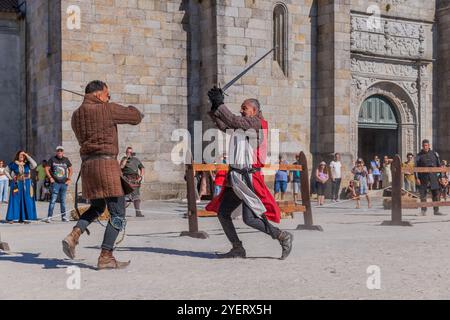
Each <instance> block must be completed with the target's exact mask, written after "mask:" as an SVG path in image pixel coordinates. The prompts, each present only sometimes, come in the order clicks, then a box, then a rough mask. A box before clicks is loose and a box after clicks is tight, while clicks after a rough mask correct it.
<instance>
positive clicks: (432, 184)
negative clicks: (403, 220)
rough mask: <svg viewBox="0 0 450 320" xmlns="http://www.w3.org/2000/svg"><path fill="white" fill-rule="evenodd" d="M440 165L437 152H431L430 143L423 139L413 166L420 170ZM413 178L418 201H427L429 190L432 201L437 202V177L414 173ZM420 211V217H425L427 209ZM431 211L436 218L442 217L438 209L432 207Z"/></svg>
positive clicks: (438, 188)
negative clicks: (418, 193) (418, 196)
mask: <svg viewBox="0 0 450 320" xmlns="http://www.w3.org/2000/svg"><path fill="white" fill-rule="evenodd" d="M440 165H441V162H440V160H439V155H438V154H437V152H434V151H433V150H431V148H430V141H429V140H427V139H424V140H423V141H422V150H421V151H420V152H419V153H418V154H417V156H416V163H415V166H416V167H417V168H422V167H439V166H440ZM415 177H416V185H417V186H418V188H419V192H420V201H421V202H426V201H427V193H428V188H430V189H431V195H432V198H433V201H439V193H440V186H439V179H438V175H437V174H436V173H428V172H421V173H418V172H416V173H415ZM420 211H421V214H422V215H426V212H427V208H426V207H421V208H420ZM433 211H434V214H435V215H437V216H440V215H444V214H443V213H441V212H439V207H434V208H433Z"/></svg>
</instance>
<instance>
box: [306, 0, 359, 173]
mask: <svg viewBox="0 0 450 320" xmlns="http://www.w3.org/2000/svg"><path fill="white" fill-rule="evenodd" d="M350 29H351V28H350V1H345V0H338V1H331V0H319V1H318V44H317V45H318V54H317V69H318V79H317V81H318V83H317V90H318V95H317V118H316V119H314V120H313V121H315V122H316V123H317V127H318V128H317V129H318V135H317V137H318V138H317V141H315V144H316V148H314V149H315V150H317V152H316V154H315V156H314V166H315V165H316V164H317V162H319V161H321V160H325V161H329V160H331V158H332V154H333V153H335V152H339V153H341V155H342V162H343V164H344V166H345V167H346V171H347V172H348V171H349V169H350V168H351V166H352V163H353V161H354V159H353V158H354V156H356V155H353V154H352V152H351V150H352V145H353V144H357V143H358V141H357V140H356V132H352V129H351V119H352V116H351V115H352V114H353V112H358V111H357V110H356V111H354V110H350V87H351V62H350V31H351V30H350Z"/></svg>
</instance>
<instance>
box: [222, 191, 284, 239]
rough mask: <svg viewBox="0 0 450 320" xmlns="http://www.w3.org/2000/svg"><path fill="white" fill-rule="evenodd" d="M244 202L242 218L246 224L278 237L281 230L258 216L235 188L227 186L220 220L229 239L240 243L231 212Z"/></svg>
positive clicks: (274, 237)
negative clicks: (237, 193)
mask: <svg viewBox="0 0 450 320" xmlns="http://www.w3.org/2000/svg"><path fill="white" fill-rule="evenodd" d="M241 203H242V219H243V221H244V223H245V224H246V225H248V226H249V227H252V228H254V229H256V230H259V231H261V232H264V233H265V234H268V235H269V236H271V237H272V238H273V239H278V237H279V235H280V233H281V230H280V229H278V228H277V227H275V226H273V225H272V224H270V223H269V222H268V221H267V219H266V221H264V220H263V219H261V218H259V217H257V216H256V215H255V214H254V213H253V211H252V210H251V209H250V207H248V206H247V205H246V204H245V202H243V201H242V200H241V199H239V198H238V196H237V195H236V194H235V193H234V191H233V189H232V188H230V187H226V188H225V191H224V195H223V200H222V202H221V204H220V207H219V213H218V217H219V221H220V224H221V225H222V228H223V231H224V232H225V235H226V236H227V238H228V240H229V241H230V242H231V243H232V244H236V243H240V240H239V237H238V235H237V233H236V228H235V227H234V224H233V221H232V220H231V214H232V213H233V211H234V210H235V209H236V208H237V207H238V206H239V205H240V204H241Z"/></svg>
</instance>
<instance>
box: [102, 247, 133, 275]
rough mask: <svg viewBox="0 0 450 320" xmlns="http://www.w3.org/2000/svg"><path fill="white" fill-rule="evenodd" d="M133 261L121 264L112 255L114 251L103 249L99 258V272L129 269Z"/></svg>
mask: <svg viewBox="0 0 450 320" xmlns="http://www.w3.org/2000/svg"><path fill="white" fill-rule="evenodd" d="M130 263H131V261H127V262H121V261H117V260H116V258H114V256H113V254H112V250H106V249H102V252H101V253H100V256H99V257H98V264H97V269H98V270H104V269H124V268H126V267H128V265H129V264H130Z"/></svg>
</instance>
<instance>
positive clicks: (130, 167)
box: [120, 147, 145, 218]
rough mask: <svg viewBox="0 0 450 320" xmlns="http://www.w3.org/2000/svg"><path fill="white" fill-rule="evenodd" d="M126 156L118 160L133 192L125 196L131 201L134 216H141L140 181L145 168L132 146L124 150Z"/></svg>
mask: <svg viewBox="0 0 450 320" xmlns="http://www.w3.org/2000/svg"><path fill="white" fill-rule="evenodd" d="M125 154H126V156H125V157H123V158H122V160H120V169H121V170H122V174H123V176H124V177H125V179H126V180H127V181H128V182H129V183H130V185H131V186H132V187H133V192H132V193H130V194H129V195H128V196H127V197H129V198H130V199H131V201H133V205H134V210H135V211H136V217H139V218H142V217H144V215H143V214H142V211H141V191H140V190H141V183H142V179H143V178H144V174H145V168H144V165H143V164H142V162H141V161H140V160H139V159H138V158H137V157H136V154H135V153H134V152H133V148H132V147H128V148H127V149H126V150H125Z"/></svg>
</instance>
